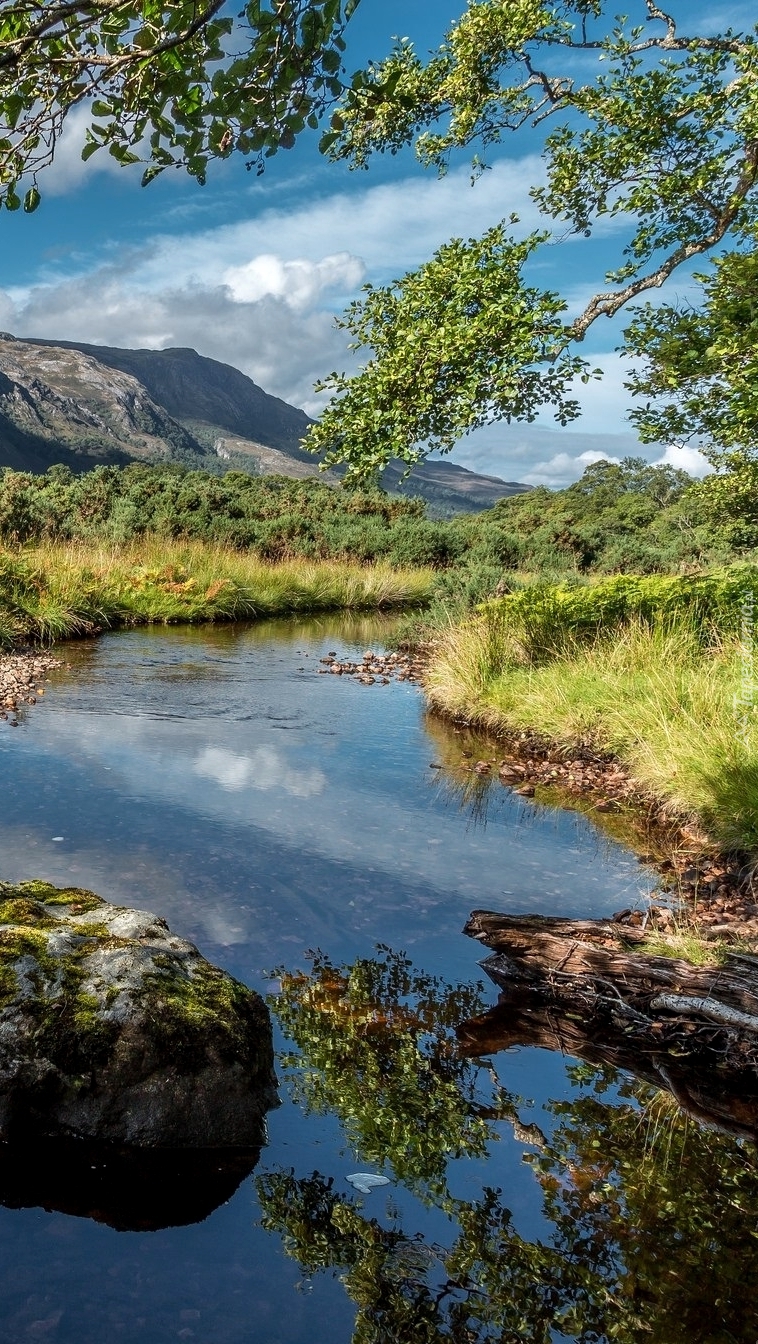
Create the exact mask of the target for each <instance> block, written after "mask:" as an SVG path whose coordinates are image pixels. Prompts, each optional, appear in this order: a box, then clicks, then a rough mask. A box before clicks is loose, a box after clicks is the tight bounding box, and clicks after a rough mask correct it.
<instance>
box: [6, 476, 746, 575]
mask: <svg viewBox="0 0 758 1344" xmlns="http://www.w3.org/2000/svg"><path fill="white" fill-rule="evenodd" d="M722 487H723V480H722V478H710V479H709V480H707V481H706V482H703V483H700V484H696V483H694V482H693V481H692V480H691V479H690V477H688V476H687V475H686V474H685V473H684V472H682V471H677V470H676V469H674V468H672V467H669V466H650V465H649V464H648V463H646V462H644V461H642V460H641V459H637V458H627V459H626V460H625V461H624V462H621V463H613V462H605V461H602V462H596V463H593V464H592V465H591V466H589V467H588V468H587V470H586V471H585V473H584V475H583V476H582V478H581V480H579V481H577V482H575V484H573V485H571V486H569V487H568V489H565V490H555V491H553V490H547V489H544V488H540V489H536V490H531V491H528V492H526V493H525V494H521V495H515V496H510V497H506V498H504V499H502V500H500V501H499V503H498V504H496V505H495V507H494V508H492V509H488V510H486V511H484V512H482V513H480V514H476V515H471V514H466V515H463V516H458V517H456V518H452V519H449V520H447V521H444V522H443V521H431V520H429V519H428V518H427V517H426V513H425V506H424V503H423V501H422V500H418V499H407V498H400V497H397V496H391V495H388V494H385V493H384V492H383V491H381V490H376V489H347V488H344V487H336V488H335V487H334V486H329V485H327V484H325V483H324V482H323V481H320V480H318V479H314V478H307V479H305V480H291V479H288V478H285V477H281V476H264V477H252V476H249V475H246V474H245V473H244V472H238V471H229V472H227V473H226V475H224V476H222V477H219V476H215V475H210V474H209V473H208V472H206V471H187V470H185V469H184V468H182V467H179V466H176V465H167V464H163V465H159V466H145V465H143V464H138V463H135V464H134V465H130V466H128V467H97V468H95V470H94V471H90V472H86V473H84V474H82V475H78V476H75V475H73V474H72V473H71V471H70V470H69V469H68V468H67V467H63V466H55V467H52V468H50V470H49V471H47V472H46V473H45V474H44V475H33V474H32V473H30V472H15V471H11V470H9V469H5V470H0V541H1V542H4V543H6V544H7V545H11V546H22V545H27V544H29V543H30V542H38V541H60V540H66V541H68V540H83V541H89V540H97V541H108V542H111V543H117V544H121V543H126V542H131V541H135V540H138V539H139V538H141V537H144V536H147V535H156V536H161V537H166V538H171V539H176V538H186V539H188V540H198V541H208V542H213V543H218V544H222V545H224V546H228V547H232V548H234V549H236V550H244V551H252V552H255V554H257V555H258V556H260V557H261V559H265V560H283V559H290V558H293V557H295V556H303V557H306V558H308V559H320V560H330V559H344V558H349V559H351V560H363V561H370V562H375V561H378V560H383V561H386V562H387V563H389V564H394V565H400V566H402V565H432V566H434V567H435V569H437V570H438V571H439V575H440V591H441V593H442V594H443V595H444V596H445V597H446V598H447V599H448V600H449V599H450V598H451V597H453V596H455V597H456V598H457V599H458V598H462V599H464V600H466V599H473V600H479V599H480V598H482V597H484V596H486V595H487V593H489V592H491V591H492V589H493V588H494V587H495V585H496V584H497V583H498V581H499V580H500V579H501V578H502V576H503V574H504V573H507V574H509V575H516V576H518V575H533V574H540V575H543V576H545V577H556V578H557V577H559V576H561V575H567V574H576V575H579V576H581V575H588V574H597V573H599V574H610V573H616V572H618V571H620V570H634V571H636V572H638V573H667V572H676V571H678V570H681V569H682V568H684V569H686V570H692V569H694V568H701V567H702V566H704V565H709V564H718V563H723V562H724V561H726V560H729V559H731V558H732V557H733V556H734V554H735V553H736V552H739V553H746V552H750V551H751V550H752V549H754V548H758V517H755V518H754V516H753V514H754V510H753V511H752V512H751V511H750V508H751V507H752V506H750V507H748V502H747V501H744V502H743V507H741V508H737V507H736V505H735V507H733V508H731V509H730V510H729V511H728V514H726V515H725V511H724V509H723V501H722V497H721V496H722V494H723V488H722ZM737 502H738V501H737ZM725 517H728V521H725Z"/></svg>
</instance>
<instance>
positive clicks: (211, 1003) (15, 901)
mask: <svg viewBox="0 0 758 1344" xmlns="http://www.w3.org/2000/svg"><path fill="white" fill-rule="evenodd" d="M273 1105H276V1080H275V1077H274V1072H273V1047H272V1041H271V1024H270V1020H269V1016H268V1011H267V1009H266V1006H265V1004H264V1003H263V1000H262V999H261V998H260V996H259V995H257V994H255V993H254V992H253V991H252V990H250V989H247V988H246V987H245V986H244V985H242V984H240V983H239V981H237V980H234V979H233V978H232V977H231V976H230V975H227V974H226V972H225V971H221V970H219V969H218V968H217V967H215V966H212V965H211V964H210V963H209V962H207V961H206V960H205V958H204V957H202V956H201V955H200V953H199V952H198V950H197V948H196V947H194V946H193V945H192V943H189V942H186V941H185V940H184V939H183V938H176V937H174V935H173V934H172V933H171V932H170V930H169V928H168V925H167V924H166V923H165V921H164V920H162V919H158V918H157V917H156V916H155V915H151V914H147V913H146V912H145V911H142V910H130V909H127V908H124V907H121V906H115V905H110V904H108V903H107V902H106V901H103V900H101V899H100V897H98V896H95V895H94V894H93V893H92V892H89V891H82V890H81V889H79V888H76V887H70V888H66V889H63V890H61V889H59V888H57V887H52V886H49V885H48V884H47V883H44V882H26V883H23V884H22V885H20V886H8V885H6V884H4V883H0V1139H14V1138H16V1137H18V1136H19V1135H24V1136H27V1135H28V1134H30V1133H37V1134H40V1135H47V1136H66V1135H68V1136H76V1137H80V1138H92V1139H99V1140H104V1141H107V1142H109V1143H121V1144H138V1145H141V1146H160V1147H170V1148H180V1147H223V1148H230V1147H236V1146H242V1147H248V1146H254V1145H255V1144H257V1143H260V1141H261V1138H262V1132H263V1117H264V1115H265V1112H266V1111H267V1110H268V1109H269V1108H270V1107H271V1106H273Z"/></svg>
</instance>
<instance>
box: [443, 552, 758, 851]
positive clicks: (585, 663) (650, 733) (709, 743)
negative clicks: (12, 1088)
mask: <svg viewBox="0 0 758 1344" xmlns="http://www.w3.org/2000/svg"><path fill="white" fill-rule="evenodd" d="M757 600H758V569H756V568H754V567H752V566H735V567H733V568H730V569H726V570H723V571H721V572H720V573H715V574H711V575H705V576H699V577H693V578H680V579H660V578H649V579H644V578H628V579H627V578H623V577H621V576H619V577H617V578H614V579H612V580H601V581H599V582H597V583H594V584H591V585H589V586H587V587H584V588H582V589H579V590H574V591H572V590H571V589H570V588H568V587H566V586H554V587H549V586H547V585H542V586H535V587H534V588H532V589H529V590H525V591H523V592H520V593H514V594H511V595H509V596H505V597H503V598H501V599H500V600H498V601H494V602H491V603H488V604H486V605H485V606H484V608H483V609H482V610H480V611H479V612H478V613H477V614H476V615H475V616H473V617H471V618H470V619H469V620H468V621H465V622H463V623H462V624H459V625H455V626H450V628H449V630H448V632H447V634H446V636H444V637H443V638H442V639H441V640H440V641H439V642H438V643H437V645H436V648H435V652H434V656H433V658H432V662H431V665H430V668H429V671H428V676H427V692H428V695H429V698H430V701H431V703H432V705H433V706H434V707H435V708H436V709H438V710H440V711H442V712H444V713H446V714H451V715H456V716H462V717H465V718H466V719H469V720H472V721H474V722H478V723H480V724H482V725H486V726H487V727H489V728H494V729H497V730H501V731H510V732H514V731H519V730H523V729H527V728H529V729H537V730H538V731H539V732H541V733H543V734H544V735H545V736H546V737H548V738H551V739H553V740H555V741H558V742H562V743H566V744H567V745H568V744H572V745H575V744H576V743H577V742H581V743H584V744H586V745H589V746H591V747H593V748H595V749H597V750H600V751H603V752H609V753H612V754H613V755H615V756H616V757H618V758H619V759H620V760H621V761H623V762H624V764H625V765H626V766H627V768H628V770H629V772H630V774H631V777H632V778H633V779H634V781H635V782H636V783H637V784H638V785H639V787H640V789H641V790H642V791H646V792H649V793H651V794H654V795H655V796H656V797H657V798H659V799H662V800H663V801H664V802H666V803H668V804H669V805H670V807H671V809H672V811H673V812H675V813H677V814H679V815H683V816H690V817H692V818H693V819H696V820H697V821H698V822H699V824H700V825H701V826H702V827H704V828H705V830H706V832H707V834H708V835H709V836H710V837H711V838H712V840H713V841H715V842H717V843H718V844H719V845H721V846H723V847H725V848H727V849H741V850H748V851H751V852H756V851H758V720H757V719H756V714H755V706H754V704H753V694H754V691H753V686H752V680H751V677H752V663H751V661H750V659H751V648H752V643H751V641H752V619H753V611H754V609H755V604H756V601H757Z"/></svg>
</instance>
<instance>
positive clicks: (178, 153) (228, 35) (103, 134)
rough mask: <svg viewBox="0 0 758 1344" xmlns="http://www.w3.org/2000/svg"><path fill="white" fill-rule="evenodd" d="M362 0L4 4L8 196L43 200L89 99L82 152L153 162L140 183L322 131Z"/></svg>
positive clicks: (27, 203)
mask: <svg viewBox="0 0 758 1344" xmlns="http://www.w3.org/2000/svg"><path fill="white" fill-rule="evenodd" d="M357 3H358V0H346V2H345V3H342V0H275V2H274V3H269V2H268V0H249V3H248V4H247V5H246V6H245V7H244V9H243V10H242V11H241V13H239V14H238V15H236V17H233V16H231V15H230V14H229V13H228V11H227V9H226V7H225V6H224V4H223V0H209V3H207V4H206V5H205V6H203V7H198V6H196V5H195V4H193V3H191V0H179V2H178V3H171V4H167V3H149V4H145V3H142V2H141V0H80V2H79V3H73V4H68V3H66V4H64V3H54V4H50V3H48V0H24V3H18V0H0V204H2V203H3V202H4V203H5V206H6V208H7V209H8V210H17V209H18V208H19V206H20V205H21V198H20V196H19V194H18V189H19V185H20V182H21V180H22V179H25V178H27V175H28V174H29V173H32V174H34V175H35V181H34V184H33V185H32V186H31V187H30V188H29V189H28V190H27V191H26V194H25V196H24V198H23V206H24V210H25V211H26V212H27V213H31V212H32V211H34V210H36V208H37V206H38V205H39V201H40V195H39V191H38V189H37V186H36V173H37V172H38V171H39V170H40V169H43V168H45V167H46V166H47V165H48V164H49V163H50V162H51V161H52V160H53V158H54V155H55V149H56V143H57V140H58V138H59V136H60V134H61V131H62V129H63V126H64V124H65V121H66V117H67V116H68V113H69V112H70V111H71V109H72V108H74V107H76V106H80V105H82V104H83V103H84V105H85V106H86V105H87V101H88V100H93V101H92V102H91V120H90V124H89V126H88V127H87V130H86V134H85V141H84V145H83V149H82V157H83V158H84V159H89V158H90V157H91V156H92V155H93V154H95V153H96V152H97V151H98V150H100V149H107V151H108V153H109V154H110V155H111V157H112V158H114V159H115V160H116V162H117V163H119V164H122V165H124V166H126V165H128V164H131V163H137V162H142V163H145V165H146V167H145V171H144V174H143V178H142V181H143V185H145V184H146V183H148V182H150V181H152V179H153V178H155V177H156V176H157V175H158V174H159V173H162V172H163V171H164V170H165V169H166V168H167V167H171V166H174V165H180V166H182V167H184V168H185V169H186V171H187V172H188V173H190V174H191V176H193V177H194V178H196V180H197V181H198V182H200V183H203V182H204V181H205V178H206V173H207V169H208V165H209V162H210V161H211V160H213V159H214V158H228V157H229V156H230V155H231V154H233V153H234V152H235V151H236V152H239V153H241V154H243V155H244V156H245V158H246V160H247V166H248V167H252V166H256V167H257V168H258V171H262V167H263V163H264V160H265V159H266V158H268V157H270V156H271V155H272V154H275V153H276V152H277V150H278V149H289V148H291V146H292V145H293V144H294V142H295V139H296V137H297V136H298V135H299V134H300V132H301V131H302V130H304V129H305V127H306V126H309V127H312V128H315V127H316V126H318V123H319V120H320V118H321V117H322V115H323V113H324V111H325V109H326V108H328V107H329V106H330V104H331V103H333V102H334V100H335V98H336V97H338V96H339V94H340V93H341V91H342V89H343V82H342V80H341V78H340V74H341V71H342V53H343V51H344V39H343V36H342V34H343V31H344V27H345V24H346V22H347V20H348V18H349V16H350V14H351V13H352V11H353V10H354V9H355V8H356V5H357Z"/></svg>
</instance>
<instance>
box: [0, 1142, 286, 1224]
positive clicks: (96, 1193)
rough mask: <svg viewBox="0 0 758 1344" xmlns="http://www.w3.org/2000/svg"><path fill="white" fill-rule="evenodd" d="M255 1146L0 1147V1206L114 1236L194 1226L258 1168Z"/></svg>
mask: <svg viewBox="0 0 758 1344" xmlns="http://www.w3.org/2000/svg"><path fill="white" fill-rule="evenodd" d="M259 1157H260V1148H254V1149H240V1148H236V1149H230V1150H229V1151H228V1152H227V1151H225V1150H224V1149H202V1150H194V1149H181V1150H171V1149H166V1148H162V1149H159V1150H154V1149H152V1150H151V1149H144V1148H116V1147H108V1146H106V1145H103V1144H95V1143H87V1142H83V1141H81V1140H75V1139H70V1140H65V1139H57V1140H44V1139H43V1140H40V1141H39V1142H37V1143H34V1144H27V1145H24V1144H19V1143H17V1144H7V1143H6V1144H0V1204H4V1205H5V1206H6V1208H9V1209H25V1208H34V1207H35V1206H37V1207H40V1208H44V1209H47V1210H48V1212H50V1211H53V1210H55V1211H56V1212H59V1213H67V1214H73V1215H75V1216H76V1217H78V1218H91V1219H93V1221H94V1222H96V1223H106V1224H107V1225H108V1226H109V1227H113V1228H116V1229H117V1230H118V1231H119V1232H155V1231H158V1230H159V1229H160V1228H165V1227H184V1226H186V1225H187V1224H189V1223H199V1222H202V1221H203V1219H205V1218H207V1217H208V1216H209V1214H211V1213H213V1210H214V1209H217V1208H218V1207H219V1206H220V1205H221V1204H225V1203H226V1201H227V1200H228V1199H231V1197H232V1195H233V1194H234V1192H235V1190H237V1189H238V1187H239V1186H240V1184H241V1183H242V1181H244V1180H245V1179H246V1177H248V1176H249V1175H250V1173H251V1172H252V1171H253V1169H254V1168H255V1167H256V1166H257V1164H258V1159H259Z"/></svg>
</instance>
